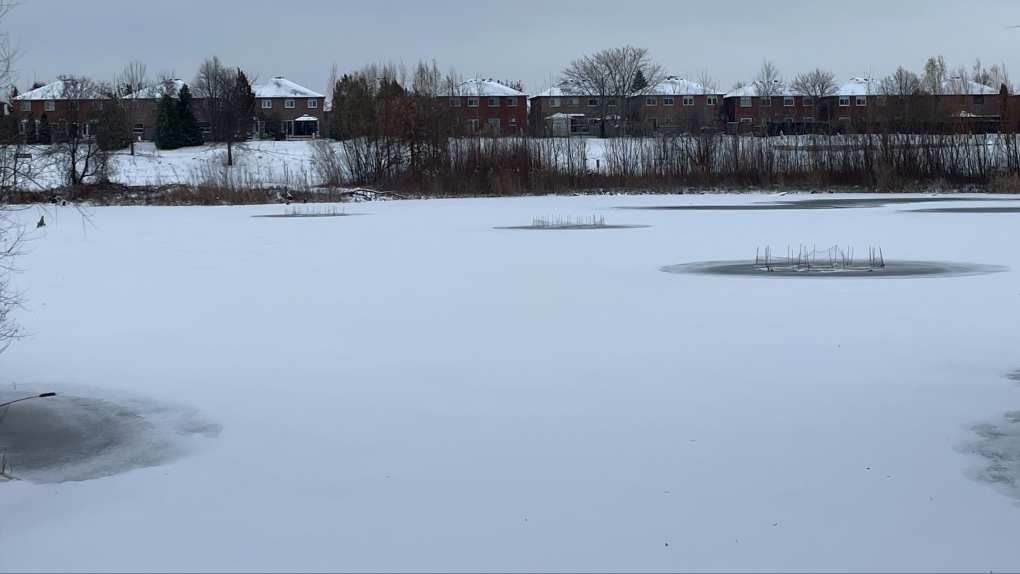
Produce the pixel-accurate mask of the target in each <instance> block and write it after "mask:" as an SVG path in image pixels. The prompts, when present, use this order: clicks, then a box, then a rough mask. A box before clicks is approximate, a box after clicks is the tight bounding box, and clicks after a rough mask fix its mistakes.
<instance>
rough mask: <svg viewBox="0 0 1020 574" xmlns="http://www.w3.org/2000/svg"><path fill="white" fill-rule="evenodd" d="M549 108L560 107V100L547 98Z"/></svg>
mask: <svg viewBox="0 0 1020 574" xmlns="http://www.w3.org/2000/svg"><path fill="white" fill-rule="evenodd" d="M549 107H550V108H558V107H560V99H559V98H549Z"/></svg>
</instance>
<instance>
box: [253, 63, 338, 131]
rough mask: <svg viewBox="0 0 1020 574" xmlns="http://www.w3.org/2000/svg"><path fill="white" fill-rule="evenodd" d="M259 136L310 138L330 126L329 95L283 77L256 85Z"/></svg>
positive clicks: (256, 116)
mask: <svg viewBox="0 0 1020 574" xmlns="http://www.w3.org/2000/svg"><path fill="white" fill-rule="evenodd" d="M252 91H254V92H255V118H256V123H255V133H256V134H257V135H258V137H262V138H286V139H292V138H296V139H310V138H316V137H319V136H320V134H321V130H322V129H323V128H324V126H325V124H326V116H325V113H326V110H325V104H326V96H324V95H322V94H320V93H318V92H314V91H312V90H310V89H308V88H306V87H304V86H301V85H298V84H296V83H294V82H292V81H290V80H288V79H286V78H284V77H283V76H276V77H275V78H272V79H270V80H268V81H266V82H262V83H260V84H257V85H255V86H252Z"/></svg>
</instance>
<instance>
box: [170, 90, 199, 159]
mask: <svg viewBox="0 0 1020 574" xmlns="http://www.w3.org/2000/svg"><path fill="white" fill-rule="evenodd" d="M176 112H177V121H178V126H180V127H179V129H180V137H181V146H196V145H202V143H203V138H202V128H200V127H198V120H197V119H195V112H193V111H192V110H191V90H190V89H188V85H187V84H184V85H183V86H181V89H180V91H179V92H177V108H176Z"/></svg>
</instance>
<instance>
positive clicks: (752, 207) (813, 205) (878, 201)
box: [615, 195, 1020, 211]
mask: <svg viewBox="0 0 1020 574" xmlns="http://www.w3.org/2000/svg"><path fill="white" fill-rule="evenodd" d="M943 201H1017V199H1012V198H1010V199H1007V198H989V197H959V196H948V195H935V196H928V197H846V198H835V197H834V198H823V199H799V200H791V201H769V202H761V203H750V204H734V205H696V204H692V205H650V206H621V207H616V208H615V209H643V210H653V211H655V210H661V211H775V210H785V209H853V208H868V207H884V206H887V205H900V204H909V203H931V202H943ZM1017 209H1020V207H1018V208H1017ZM914 211H923V210H914Z"/></svg>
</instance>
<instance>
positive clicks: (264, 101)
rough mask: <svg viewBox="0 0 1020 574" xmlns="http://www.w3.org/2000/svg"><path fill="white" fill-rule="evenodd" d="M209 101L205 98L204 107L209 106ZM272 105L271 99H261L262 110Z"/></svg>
mask: <svg viewBox="0 0 1020 574" xmlns="http://www.w3.org/2000/svg"><path fill="white" fill-rule="evenodd" d="M210 103H211V102H209V100H206V101H205V105H206V107H209V105H210ZM272 107H273V100H262V109H263V110H268V109H269V108H272Z"/></svg>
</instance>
